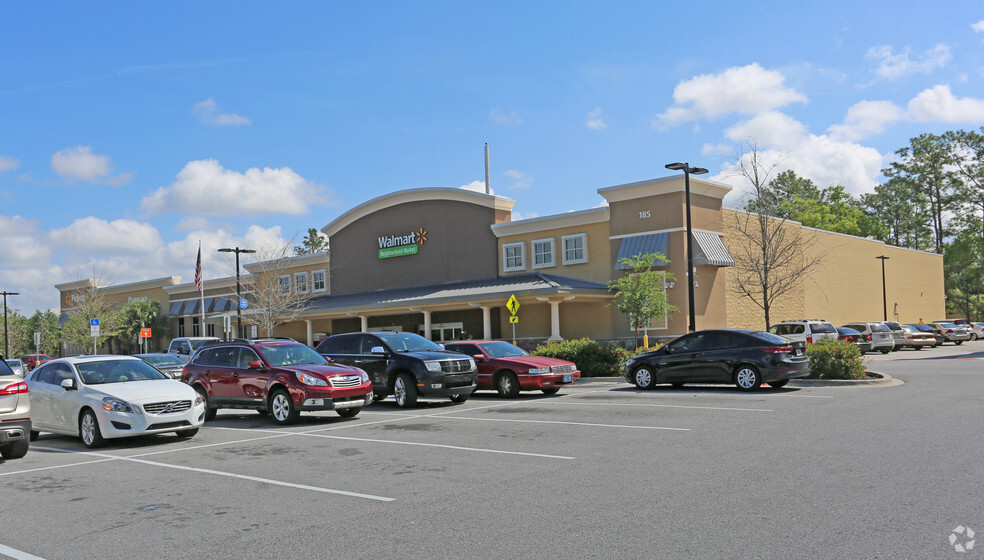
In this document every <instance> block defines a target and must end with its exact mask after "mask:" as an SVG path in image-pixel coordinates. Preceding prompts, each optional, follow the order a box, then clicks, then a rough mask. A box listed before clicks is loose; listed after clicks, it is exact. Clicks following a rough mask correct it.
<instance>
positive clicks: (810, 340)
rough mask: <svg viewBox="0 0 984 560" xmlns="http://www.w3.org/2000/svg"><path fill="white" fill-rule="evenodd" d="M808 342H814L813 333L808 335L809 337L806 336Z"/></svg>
mask: <svg viewBox="0 0 984 560" xmlns="http://www.w3.org/2000/svg"><path fill="white" fill-rule="evenodd" d="M806 343H807V344H813V336H812V335H811V336H808V337H806Z"/></svg>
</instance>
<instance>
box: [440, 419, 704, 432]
mask: <svg viewBox="0 0 984 560" xmlns="http://www.w3.org/2000/svg"><path fill="white" fill-rule="evenodd" d="M443 418H449V419H451V420H477V421H479V422H518V423H521V424H561V425H565V426H592V427H595V428H627V429H631V430H671V431H674V432H689V431H690V428H666V427H663V426H623V425H620V424H591V423H588V422H561V421H556V420H520V419H518V418H476V417H471V416H443Z"/></svg>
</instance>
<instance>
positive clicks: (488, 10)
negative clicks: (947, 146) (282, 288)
mask: <svg viewBox="0 0 984 560" xmlns="http://www.w3.org/2000/svg"><path fill="white" fill-rule="evenodd" d="M661 4H662V3H658V2H638V3H636V2H632V3H629V2H616V3H587V2H565V3H544V4H540V5H535V4H534V3H529V2H498V3H488V2H486V3H465V2H446V3H445V2H429V3H413V4H411V3H397V2H392V3H389V2H387V3H352V2H347V3H335V2H328V3H325V2H319V3H300V2H294V3H259V2H228V3H201V2H171V3H137V2H125V3H124V2H120V3H112V2H99V3H77V2H76V3H57V2H54V3H52V2H30V3H28V2H20V3H6V4H4V5H3V6H2V7H0V13H2V14H3V17H2V18H0V22H2V23H0V26H2V27H0V290H7V291H15V292H20V293H21V295H19V296H14V297H12V298H11V299H10V301H9V303H10V306H11V307H12V308H17V309H19V310H20V311H21V312H23V313H25V314H31V313H33V311H34V310H35V309H44V308H55V309H57V305H58V301H57V296H58V294H57V291H56V290H55V289H54V285H55V284H58V283H61V282H68V281H74V280H79V279H81V278H87V277H91V276H93V274H94V273H95V275H96V276H99V277H100V280H101V281H102V283H104V284H121V283H129V282H135V281H139V280H144V279H150V278H159V277H161V276H170V275H175V276H180V277H181V278H182V281H184V282H190V281H192V279H193V274H194V264H195V253H196V251H197V247H198V241H199V240H201V241H202V245H203V247H204V251H203V253H204V259H205V277H206V278H214V277H219V276H225V275H227V274H228V273H229V271H230V267H229V266H228V264H227V263H225V261H224V258H223V257H224V256H219V255H218V254H217V253H216V252H215V250H216V249H218V248H219V247H223V246H230V245H233V244H239V245H240V246H242V245H243V244H245V245H248V246H251V247H272V246H274V245H275V244H277V243H278V242H284V241H287V240H290V239H291V238H296V241H300V239H301V237H303V234H304V232H305V231H306V230H307V228H309V227H315V228H321V227H322V226H324V225H326V224H327V223H329V222H330V221H331V220H333V219H334V218H335V217H337V216H338V215H339V214H340V213H342V212H344V211H345V209H347V208H350V207H352V206H354V205H357V204H359V203H361V202H364V201H366V200H368V199H370V198H374V197H376V196H380V195H383V194H386V193H389V192H393V191H396V190H401V189H406V188H411V187H424V186H447V187H468V186H470V185H471V186H472V187H474V186H475V185H477V184H478V183H477V182H480V181H483V180H484V172H485V171H484V157H483V145H484V143H485V142H488V143H489V146H490V150H491V160H492V165H491V167H492V187H493V190H494V192H495V193H496V194H500V195H503V196H507V197H510V198H513V199H515V200H516V201H517V204H516V207H515V212H514V218H525V217H534V216H544V215H549V214H556V213H562V212H566V211H569V210H581V209H586V208H591V207H594V206H597V205H599V204H601V203H602V202H603V200H602V198H601V197H600V196H599V195H598V194H597V193H596V190H597V189H598V188H601V187H606V186H611V185H618V184H623V183H628V182H634V181H640V180H644V179H649V178H654V177H661V176H664V175H666V174H667V173H668V172H667V171H666V170H665V169H664V168H663V165H664V164H666V163H669V162H672V161H688V162H690V163H691V164H693V165H700V166H703V167H707V168H708V169H710V170H711V177H712V178H715V179H718V180H722V181H726V182H732V183H734V184H735V185H736V186H737V187H738V189H737V191H740V184H739V183H738V180H737V178H736V177H734V175H733V172H732V166H733V164H734V159H735V155H736V153H737V151H738V150H740V149H741V148H742V147H743V146H744V145H745V143H746V140H747V139H748V138H754V139H755V141H757V142H758V143H759V144H760V146H761V147H762V148H763V149H764V150H765V151H766V152H767V153H774V154H775V155H778V154H782V155H783V160H782V161H783V163H782V166H783V168H791V169H793V170H794V171H796V172H797V173H798V174H800V175H803V176H807V177H809V178H811V179H813V180H814V181H816V182H817V183H818V184H820V185H821V186H830V185H833V184H842V185H844V186H846V187H847V188H848V190H849V191H850V192H852V193H854V194H858V193H862V192H869V191H871V190H872V189H873V187H874V186H875V185H877V184H878V183H879V182H881V181H882V177H881V176H880V170H881V169H882V168H883V167H885V165H886V164H887V163H888V162H890V161H891V158H892V154H893V152H894V151H895V150H897V149H899V148H902V147H904V146H906V145H907V144H908V141H909V139H910V138H912V137H913V136H916V135H918V134H921V133H924V132H933V133H940V132H944V131H946V130H956V129H972V128H979V127H981V126H982V125H984V4H981V3H980V2H979V1H954V2H936V3H925V2H902V3H899V2H868V3H858V2H850V3H849V2H826V3H819V2H818V3H812V4H810V5H804V4H802V3H796V2H764V3H763V2H758V3H735V2H696V3H691V4H686V5H685V6H684V7H685V8H687V9H688V10H689V11H680V12H676V13H671V12H669V11H668V10H667V9H666V8H662V7H661ZM737 191H736V192H737Z"/></svg>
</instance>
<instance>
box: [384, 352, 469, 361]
mask: <svg viewBox="0 0 984 560" xmlns="http://www.w3.org/2000/svg"><path fill="white" fill-rule="evenodd" d="M397 355H399V356H410V357H412V358H419V359H421V360H467V359H469V358H471V356H468V355H465V354H462V353H460V352H451V351H447V350H445V351H438V350H434V351H429V350H422V351H420V352H397Z"/></svg>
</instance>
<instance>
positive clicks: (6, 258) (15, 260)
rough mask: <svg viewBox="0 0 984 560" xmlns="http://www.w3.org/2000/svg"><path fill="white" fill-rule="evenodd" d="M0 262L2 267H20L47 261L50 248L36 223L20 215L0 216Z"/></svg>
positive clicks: (49, 256) (33, 265)
mask: <svg viewBox="0 0 984 560" xmlns="http://www.w3.org/2000/svg"><path fill="white" fill-rule="evenodd" d="M0 238H3V243H0V262H2V263H3V266H2V267H0V268H3V269H22V268H30V267H35V266H37V265H38V263H39V262H47V261H48V259H50V258H51V248H50V247H48V246H47V245H45V244H44V242H43V241H42V238H43V234H42V233H41V232H40V231H39V230H38V227H37V223H36V222H34V221H33V220H28V219H27V218H22V217H20V216H0Z"/></svg>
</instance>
